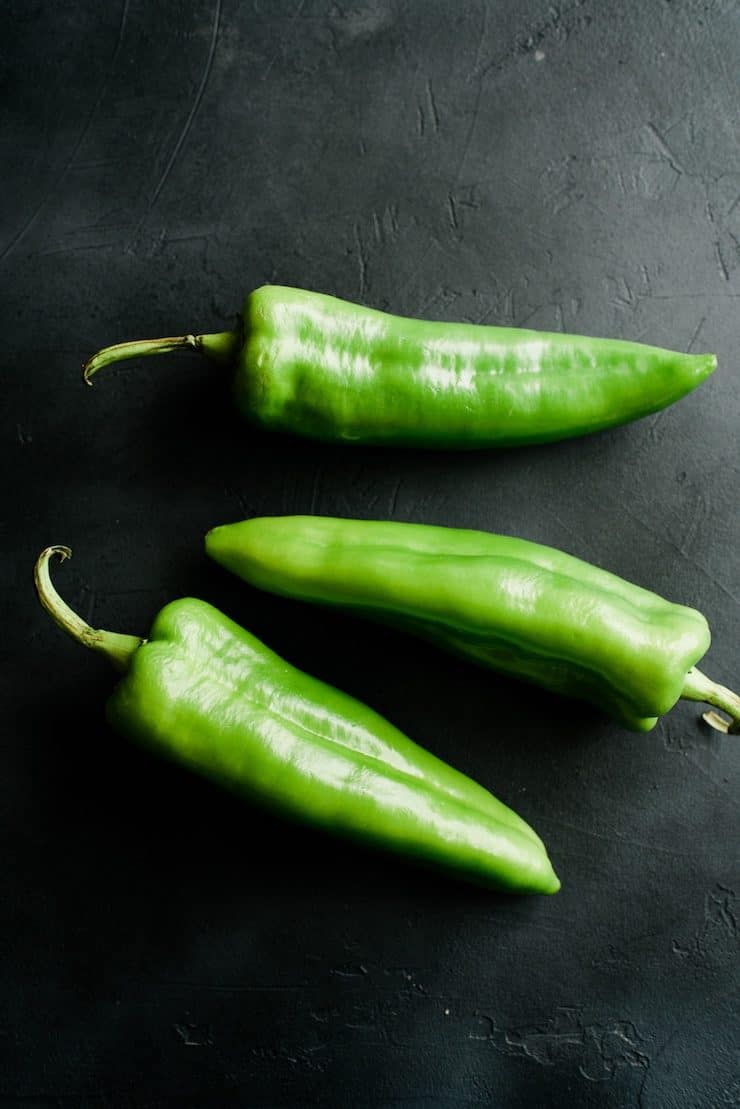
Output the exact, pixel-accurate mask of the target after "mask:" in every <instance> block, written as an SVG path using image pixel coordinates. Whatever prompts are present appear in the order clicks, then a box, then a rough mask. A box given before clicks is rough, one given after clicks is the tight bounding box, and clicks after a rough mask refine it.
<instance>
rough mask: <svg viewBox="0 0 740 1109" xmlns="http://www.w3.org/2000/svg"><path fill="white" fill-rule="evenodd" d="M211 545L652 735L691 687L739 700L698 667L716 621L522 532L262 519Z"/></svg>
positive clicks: (721, 704)
mask: <svg viewBox="0 0 740 1109" xmlns="http://www.w3.org/2000/svg"><path fill="white" fill-rule="evenodd" d="M206 550H207V552H208V554H209V555H210V556H211V557H212V558H214V559H215V560H216V561H217V562H219V563H221V565H223V566H225V567H227V568H228V569H229V570H232V571H234V573H236V574H238V575H239V576H240V577H242V578H244V579H245V581H248V582H250V584H252V585H256V586H259V587H260V588H261V589H267V590H270V591H271V592H273V593H280V594H282V595H284V596H288V597H296V598H299V599H301V600H306V601H316V602H319V603H321V604H328V605H337V606H341V607H343V608H346V609H350V610H352V611H354V612H357V613H358V614H360V615H366V616H373V617H376V618H379V619H381V620H383V621H385V622H387V623H390V624H394V625H396V626H397V627H400V628H403V629H405V630H407V631H409V632H413V633H416V634H418V635H421V636H423V637H425V638H427V639H430V640H432V641H433V642H435V643H437V644H439V645H440V646H442V647H445V648H447V649H449V650H451V651H454V652H455V653H457V654H462V655H465V656H467V657H468V658H471V659H474V660H475V661H476V662H478V663H481V664H483V665H484V666H488V667H490V668H492V669H494V670H502V671H505V672H507V673H509V674H514V675H516V676H517V677H519V678H524V679H526V680H528V681H532V682H535V683H537V684H538V685H541V686H544V687H545V688H546V689H550V690H554V691H556V692H559V693H564V694H566V695H568V696H571V697H577V698H581V699H583V700H586V701H589V702H592V703H593V704H596V705H598V706H599V707H601V708H603V709H604V710H605V711H606V712H608V713H610V714H611V715H613V716H614V717H616V718H617V719H618V720H620V721H621V722H622V723H624V724H625V725H626V726H627V727H629V728H632V729H634V730H636V731H648V730H649V729H650V728H652V727H653V726H654V725H655V723H656V722H657V719H658V717H659V716H661V715H662V714H663V713H665V712H668V710H669V709H670V708H672V707H673V705H675V704H676V702H677V701H678V700H679V698H681V697H683V698H686V699H688V700H692V701H705V702H707V703H708V704H710V705H714V706H715V707H716V708H720V709H722V710H724V711H725V712H727V713H728V714H729V715H730V717H731V718H732V722H731V724H730V725H729V726H728V724H727V722H726V721H724V720H723V718H722V717H720V716H719V715H718V714H717V713H708V714H707V715H706V716H705V719H707V721H708V722H709V723H710V724H712V726H713V727H716V728H717V729H718V730H720V731H728V730H730V731H732V732H738V731H740V697H738V696H737V695H736V694H734V693H732V692H731V691H730V690H729V689H726V688H725V687H724V686H721V685H718V684H716V683H715V682H712V681H711V680H710V679H709V678H707V677H706V676H705V675H704V674H702V673H701V672H700V671H699V670H697V669H696V668H695V664H696V663H697V662H698V661H699V659H701V658H702V656H703V655H704V654H705V652H706V651H707V649H708V647H709V641H710V634H709V627H708V625H707V621H706V620H705V618H704V617H703V616H702V615H701V613H699V612H697V611H696V610H695V609H691V608H686V607H684V606H683V605H677V604H672V603H670V602H669V601H666V600H664V599H663V598H662V597H659V596H657V595H656V594H654V593H650V592H648V590H646V589H641V588H639V587H638V586H636V585H631V584H630V583H628V582H626V581H624V580H623V579H621V578H619V577H617V576H616V575H614V574H609V573H607V572H606V571H605V570H601V569H599V568H598V567H596V566H591V565H589V563H587V562H582V561H581V560H580V559H577V558H574V557H573V556H571V555H568V554H565V553H564V552H563V551H558V550H555V549H553V548H551V547H543V546H540V545H539V544H537V543H531V542H528V541H526V540H524V539H516V538H512V537H510V536H504V535H491V534H488V533H485V532H480V531H465V530H461V529H456V528H448V527H431V526H427V525H423V524H402V523H394V522H389V523H385V522H382V521H372V520H344V519H331V518H326V517H318V516H286V517H258V518H256V519H252V520H245V521H244V522H242V523H238V524H231V525H226V526H224V527H218V528H215V529H214V530H213V531H211V532H209V533H208V535H207V536H206Z"/></svg>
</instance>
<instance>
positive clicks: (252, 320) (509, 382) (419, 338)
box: [84, 285, 716, 448]
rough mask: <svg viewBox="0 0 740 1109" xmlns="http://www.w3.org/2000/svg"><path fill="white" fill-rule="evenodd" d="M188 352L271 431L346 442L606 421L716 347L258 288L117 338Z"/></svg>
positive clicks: (649, 399)
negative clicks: (181, 320) (223, 319)
mask: <svg viewBox="0 0 740 1109" xmlns="http://www.w3.org/2000/svg"><path fill="white" fill-rule="evenodd" d="M182 349H192V350H198V351H201V352H202V353H203V354H206V355H209V356H210V357H212V358H214V359H216V360H218V361H221V362H224V363H227V364H231V365H235V366H236V372H235V379H234V389H235V396H236V400H237V404H238V406H239V408H240V410H241V412H242V413H243V414H244V416H246V417H247V419H248V420H250V421H252V422H253V423H256V424H258V425H260V426H262V427H265V428H268V429H274V430H277V431H284V432H290V433H292V434H296V435H304V436H308V437H309V438H313V439H323V440H328V441H331V442H343V443H353V442H354V443H375V444H388V445H395V446H418V447H450V448H473V447H505V446H511V445H516V444H522V443H544V442H548V441H551V440H555V439H564V438H567V437H568V436H574V435H584V434H586V433H588V432H592V431H598V430H600V429H601V428H607V427H614V426H616V425H617V424H624V423H627V422H628V421H630V420H635V419H638V418H639V417H641V416H646V415H647V414H648V413H650V412H656V411H657V410H658V409H661V408H664V407H665V406H666V405H668V404H671V403H673V401H676V400H678V399H679V398H680V397H682V396H684V395H685V394H686V393H688V392H690V391H691V390H692V389H694V388H696V386H697V385H699V384H700V382H702V381H703V380H704V378H706V377H707V376H708V375H709V374H710V373H711V372H712V371H713V370H714V368H715V366H716V358H715V356H714V355H713V354H680V353H677V352H674V351H669V350H662V349H660V348H658V347H651V346H646V345H644V344H642V343H632V342H626V341H622V340H616V339H594V338H588V337H586V336H576V335H562V334H548V333H547V332H542V331H527V330H523V329H521V328H507V327H488V326H482V325H476V324H467V323H441V322H428V321H424V320H415V319H405V318H401V317H399V316H392V315H388V314H387V313H385V312H379V311H376V310H374V309H371V308H364V307H361V306H360V305H357V304H350V303H348V302H347V301H343V300H338V299H337V298H336V297H332V296H326V295H324V294H321V293H312V292H305V291H303V290H301V289H291V288H285V287H283V286H279V285H265V286H263V287H262V288H259V289H256V290H255V291H254V292H253V293H251V295H250V296H249V297H248V298H247V301H246V304H245V307H244V312H243V315H242V327H241V330H240V331H239V332H238V333H237V332H222V333H221V334H215V335H181V336H178V337H175V338H167V339H151V340H142V341H136V342H130V343H120V344H117V345H115V346H112V347H106V348H105V349H104V350H102V351H98V353H97V354H95V355H94V356H93V357H92V358H90V359H89V360H88V361H87V362H86V363H85V367H84V375H85V380H86V381H88V382H89V381H90V378H91V377H92V375H93V374H95V373H97V371H98V370H99V369H101V368H102V367H103V366H106V365H109V364H110V363H112V362H117V361H120V360H121V359H124V358H136V357H140V356H142V355H149V354H165V353H168V352H171V351H175V350H182Z"/></svg>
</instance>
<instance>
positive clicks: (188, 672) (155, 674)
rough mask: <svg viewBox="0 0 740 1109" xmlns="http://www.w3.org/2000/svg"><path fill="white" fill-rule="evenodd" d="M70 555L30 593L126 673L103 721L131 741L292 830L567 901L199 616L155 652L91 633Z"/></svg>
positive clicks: (440, 771)
mask: <svg viewBox="0 0 740 1109" xmlns="http://www.w3.org/2000/svg"><path fill="white" fill-rule="evenodd" d="M70 553H71V552H70V551H69V549H68V548H67V547H49V548H47V549H46V550H45V551H43V552H42V554H41V556H40V557H39V559H38V562H37V564H36V572H35V580H36V588H37V591H38V594H39V597H40V599H41V602H42V604H43V605H44V607H45V608H46V609H47V611H48V612H49V613H50V614H51V615H52V617H53V618H54V620H55V621H56V622H57V624H59V625H60V627H62V628H63V629H64V630H65V631H66V632H68V633H69V634H70V635H72V636H73V638H75V639H76V640H78V641H79V642H81V643H83V644H84V645H85V646H87V647H91V648H92V649H93V650H95V651H98V652H100V653H102V654H103V655H105V656H106V657H107V658H108V659H109V660H110V661H111V662H112V663H113V664H114V665H115V666H116V667H117V669H119V670H121V671H123V673H124V676H123V678H122V680H121V681H120V683H119V684H118V686H117V688H116V689H115V691H114V693H113V695H112V697H111V698H110V700H109V702H108V718H109V720H110V721H111V723H112V724H113V726H114V727H115V728H116V729H117V730H119V731H120V732H122V733H123V734H124V735H126V736H128V737H129V738H131V739H133V740H136V741H138V742H139V743H142V744H143V745H144V746H146V747H148V748H151V749H153V750H154V751H156V752H159V753H161V754H163V755H165V756H167V757H168V758H171V759H173V760H175V761H177V762H179V763H182V764H184V765H185V766H187V767H189V768H190V769H192V770H194V771H196V772H197V773H199V774H201V775H203V776H204V777H206V778H210V779H212V780H213V781H215V782H217V783H219V784H220V785H222V786H225V787H226V788H228V789H230V790H232V791H233V792H235V793H237V794H240V795H242V796H246V797H248V798H249V799H251V800H253V801H256V802H258V803H260V804H262V805H263V806H265V807H267V808H270V809H272V810H274V811H276V812H278V813H281V814H283V815H285V816H287V817H290V818H292V819H294V820H298V821H302V822H304V823H307V824H311V825H314V826H316V827H319V828H323V829H326V830H328V831H332V832H335V833H337V834H340V835H342V836H345V837H349V838H351V839H354V840H358V841H360V842H361V843H363V844H367V845H369V846H373V847H380V848H384V849H387V850H389V851H392V852H395V853H397V854H399V855H403V856H406V857H408V858H411V859H416V860H418V861H419V862H423V863H425V864H428V865H431V866H434V867H436V868H439V869H441V870H444V871H447V872H448V873H450V874H452V875H455V876H457V877H459V878H464V879H467V880H469V881H472V882H475V883H477V884H479V885H484V886H488V887H491V888H496V889H503V890H510V891H513V892H519V893H556V892H557V890H558V889H559V888H560V882H559V881H558V879H557V877H556V875H555V873H554V871H553V869H552V866H551V865H550V861H549V859H548V857H547V853H546V850H545V848H544V846H543V844H542V841H541V840H540V839H539V837H538V836H537V835H536V833H535V832H534V831H533V830H532V829H531V828H530V827H529V825H528V824H526V823H525V822H524V820H522V819H521V817H519V816H517V814H516V813H514V812H512V810H511V809H509V808H507V806H506V805H504V804H502V802H500V801H498V800H497V799H496V798H495V797H493V796H492V795H491V794H490V793H488V791H487V790H485V789H483V787H482V786H480V785H477V784H476V783H475V782H473V781H471V780H470V779H469V778H466V777H465V775H464V774H461V773H459V772H458V771H456V770H453V769H452V767H450V766H447V765H446V764H445V763H444V762H442V761H441V760H440V759H438V758H435V757H434V755H432V754H430V753H429V752H428V751H425V750H423V748H421V747H418V746H417V745H416V744H415V743H412V741H411V740H410V739H407V738H406V736H404V735H402V733H401V732H399V731H398V730H397V729H396V728H394V727H393V726H392V725H391V724H389V723H388V721H387V720H384V719H383V717H381V716H379V715H378V714H377V713H376V712H373V710H372V709H370V708H368V707H367V706H365V705H363V704H361V703H360V702H359V701H356V700H354V698H352V697H349V696H347V695H346V694H344V693H341V692H340V691H339V690H337V689H333V688H332V687H331V686H328V685H325V684H324V683H323V682H320V681H318V680H316V679H315V678H311V677H309V676H308V675H307V674H304V673H302V672H301V671H300V670H296V669H295V667H293V666H290V665H289V664H288V663H287V662H285V661H284V660H283V659H282V658H280V657H279V656H278V655H276V654H274V653H273V652H272V651H270V650H269V649H268V648H267V647H266V646H265V645H264V644H263V643H261V642H260V641H259V640H258V639H256V638H255V637H254V636H253V635H250V633H249V632H247V631H245V630H244V628H241V627H239V626H238V625H237V624H235V623H234V622H233V621H231V620H229V619H228V618H227V617H226V616H224V615H223V614H222V613H221V612H219V611H217V610H216V609H215V608H212V607H211V606H210V605H208V604H205V602H203V601H198V600H193V599H191V598H185V599H183V600H178V601H173V602H172V603H171V604H168V605H167V606H166V607H165V608H163V609H162V611H161V612H160V613H159V615H158V616H157V617H156V619H155V621H154V624H153V626H152V629H151V633H150V636H149V639H148V640H143V639H139V638H138V637H136V636H129V635H118V634H115V633H112V632H107V631H98V630H95V629H93V628H91V627H90V626H89V625H87V624H86V623H85V622H84V621H83V620H81V619H80V617H79V616H77V615H76V614H75V613H74V612H73V611H72V610H71V609H70V608H69V607H68V606H67V605H66V604H65V603H64V601H62V599H61V598H60V597H59V595H58V594H57V592H56V590H55V589H54V587H53V585H52V584H51V580H50V578H49V561H50V559H51V558H52V557H53V556H54V555H58V556H59V557H61V558H62V559H64V558H68V557H69V555H70Z"/></svg>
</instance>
